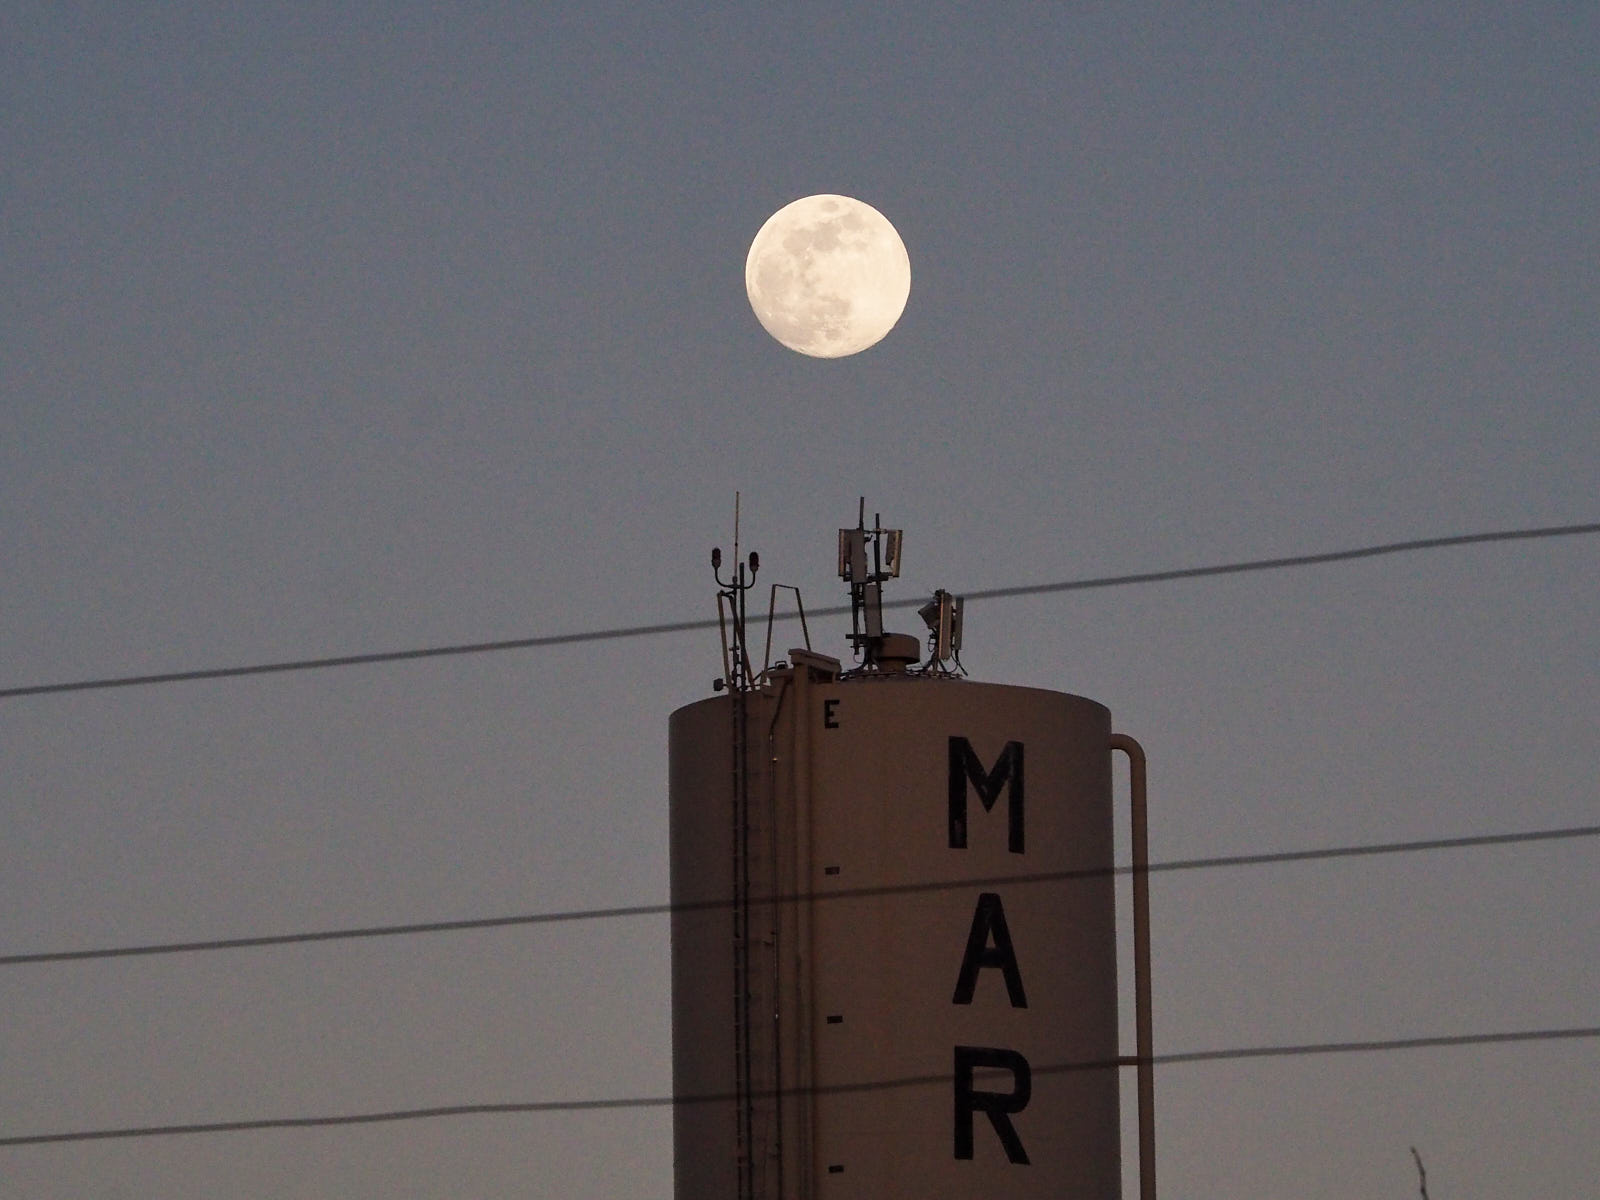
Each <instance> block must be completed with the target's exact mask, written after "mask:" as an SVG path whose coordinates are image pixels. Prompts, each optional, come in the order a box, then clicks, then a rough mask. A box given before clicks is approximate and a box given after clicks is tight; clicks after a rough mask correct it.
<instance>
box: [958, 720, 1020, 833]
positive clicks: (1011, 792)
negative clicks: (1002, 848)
mask: <svg viewBox="0 0 1600 1200" xmlns="http://www.w3.org/2000/svg"><path fill="white" fill-rule="evenodd" d="M969 783H970V784H971V785H972V786H973V788H974V789H975V790H976V791H977V793H978V799H979V800H980V801H982V803H983V811H984V812H993V811H994V803H995V801H996V800H998V799H999V798H1000V789H1001V788H1005V789H1006V808H1007V810H1008V820H1007V826H1008V829H1009V836H1008V839H1007V844H1008V846H1009V848H1010V850H1011V853H1013V854H1021V853H1022V852H1023V840H1022V743H1021V742H1007V743H1006V748H1005V749H1004V750H1002V751H1001V752H1000V758H999V760H998V761H997V762H996V763H995V764H994V769H993V770H989V771H986V770H984V767H983V763H982V762H981V761H980V760H979V758H978V756H977V755H976V754H974V753H973V752H972V743H971V742H969V741H967V739H966V738H964V737H953V738H951V739H950V849H952V850H965V849H966V848H967V784H969Z"/></svg>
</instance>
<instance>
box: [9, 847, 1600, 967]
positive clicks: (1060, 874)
mask: <svg viewBox="0 0 1600 1200" xmlns="http://www.w3.org/2000/svg"><path fill="white" fill-rule="evenodd" d="M1596 836H1600V825H1577V826H1572V827H1569V828H1566V829H1536V830H1530V831H1527V832H1522V833H1491V834H1480V835H1477V836H1473V837H1457V838H1429V839H1426V840H1423V841H1410V842H1385V843H1379V844H1367V845H1358V846H1327V847H1322V848H1319V849H1313V850H1280V851H1275V852H1272V853H1267V854H1230V855H1225V856H1222V857H1215V858H1188V859H1173V860H1170V861H1167V862H1157V863H1151V864H1150V867H1149V871H1150V873H1151V874H1152V875H1155V874H1162V873H1166V872H1172V871H1197V870H1205V869H1208V868H1215V867H1253V866H1264V865H1267V864H1270V863H1290V862H1311V861H1314V860H1318V859H1334V858H1357V857H1367V856H1372V855H1382V854H1415V853H1420V852H1422V851H1428V850H1460V849H1466V848H1469V847H1474V846H1510V845H1520V844H1524V843H1528V842H1554V841H1566V840H1570V839H1574V838H1590V837H1596ZM1132 873H1133V868H1132V867H1089V868H1083V869H1080V870H1072V871H1041V872H1038V873H1036V874H1029V875H1006V876H996V877H992V878H978V879H959V880H951V881H941V882H938V883H907V884H897V885H891V886H886V887H871V888H841V889H839V890H837V891H831V892H827V893H810V894H799V895H775V896H767V897H752V898H751V900H750V903H751V904H753V905H757V906H761V905H771V904H794V903H799V902H802V901H823V900H841V899H852V898H860V897H863V896H884V895H909V894H913V893H920V892H936V891H951V890H956V889H966V888H974V887H986V886H991V885H1001V884H1007V885H1011V886H1025V885H1028V884H1038V883H1060V882H1063V881H1066V880H1075V879H1096V878H1104V877H1105V876H1107V875H1131V874H1132ZM730 903H731V902H730V901H728V900H706V901H695V902H688V903H683V902H680V903H677V904H672V903H655V904H630V905H621V906H616V907H611V908H581V909H568V910H564V911H554V912H540V913H523V914H518V915H512V916H503V917H471V918H466V919H462V920H455V921H427V922H414V923H411V924H405V925H371V926H366V927H359V928H346V929H323V930H316V931H312V932H308V933H279V934H266V935H262V936H257V937H239V938H218V939H214V940H211V941H190V942H152V943H149V944H145V945H136V946H112V947H105V948H101V949H91V950H53V951H42V952H38V953H33V954H7V955H0V967H17V966H25V965H30V964H39V963H65V962H85V961H89V960H93V959H107V958H136V957H146V956H153V955H160V954H194V953H200V952H204V951H212V950H249V949H257V948H260V947H264V946H291V945H299V944H304V943H308V942H336V941H351V940H355V939H358V938H381V937H402V936H409V935H412V934H424V933H456V932H461V931H464V930H469V929H504V928H507V927H510V926H516V925H554V924H559V923H562V922H571V921H597V920H608V919H609V920H614V919H617V918H620V917H652V916H663V915H666V914H669V913H673V912H692V911H697V910H698V911H704V910H713V909H719V908H727V907H728V906H729V904H730Z"/></svg>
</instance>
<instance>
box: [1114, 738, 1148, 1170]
mask: <svg viewBox="0 0 1600 1200" xmlns="http://www.w3.org/2000/svg"><path fill="white" fill-rule="evenodd" d="M1111 749H1112V750H1113V751H1116V750H1121V751H1122V752H1123V753H1124V754H1126V755H1127V756H1128V790H1129V794H1130V798H1131V800H1132V808H1133V1009H1134V1028H1135V1034H1134V1037H1135V1039H1136V1047H1135V1053H1136V1055H1137V1072H1138V1086H1139V1200H1156V1087H1155V1061H1154V1060H1155V1050H1154V1047H1153V1044H1152V1043H1153V1041H1154V1031H1153V1023H1152V1021H1151V1016H1150V830H1149V821H1148V812H1147V807H1146V803H1145V782H1146V780H1145V757H1144V747H1143V746H1141V745H1139V743H1138V742H1136V741H1134V740H1133V739H1132V738H1131V737H1129V736H1128V735H1127V734H1124V733H1114V734H1112V735H1111Z"/></svg>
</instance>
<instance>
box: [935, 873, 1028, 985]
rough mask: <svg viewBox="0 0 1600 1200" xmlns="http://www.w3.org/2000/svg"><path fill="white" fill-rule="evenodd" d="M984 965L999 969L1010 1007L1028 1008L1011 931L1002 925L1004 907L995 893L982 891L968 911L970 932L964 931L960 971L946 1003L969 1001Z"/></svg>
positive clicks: (1004, 916) (1004, 915) (1003, 923)
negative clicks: (963, 948) (1003, 979)
mask: <svg viewBox="0 0 1600 1200" xmlns="http://www.w3.org/2000/svg"><path fill="white" fill-rule="evenodd" d="M991 938H992V939H993V940H994V945H992V946H991V945H990V944H989V942H990V939H991ZM984 967H999V968H1000V971H1001V973H1002V974H1003V975H1004V976H1005V980H1006V995H1008V996H1010V997H1011V1007H1012V1008H1027V1007H1028V997H1027V995H1026V993H1024V992H1023V990H1022V972H1021V971H1020V970H1018V969H1017V953H1016V951H1015V950H1013V949H1012V948H1011V931H1010V930H1009V929H1008V928H1006V910H1005V909H1004V908H1003V907H1002V906H1001V904H1000V896H999V894H998V893H996V892H984V893H983V895H981V896H979V897H978V906H977V908H975V909H973V911H972V932H970V933H969V934H967V952H966V953H965V954H963V955H962V956H961V974H960V975H958V976H957V977H956V994H955V996H954V997H952V998H951V1001H950V1003H952V1004H971V1003H972V993H973V991H974V990H975V989H976V988H977V986H978V972H979V971H981V970H983V968H984Z"/></svg>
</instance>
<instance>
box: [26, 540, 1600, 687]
mask: <svg viewBox="0 0 1600 1200" xmlns="http://www.w3.org/2000/svg"><path fill="white" fill-rule="evenodd" d="M1595 533H1600V521H1596V522H1587V523H1584V524H1576V525H1549V526H1544V527H1542V528H1536V529H1503V530H1493V531H1489V532H1484V533H1465V534H1455V535H1451V536H1446V537H1430V538H1414V539H1411V540H1409V541H1403V542H1383V543H1379V544H1377V545H1371V546H1357V547H1353V548H1351V549H1346V550H1330V551H1325V552H1322V553H1317V554H1293V555H1288V556H1285V557H1281V558H1258V559H1246V560H1242V561H1239V562H1228V563H1216V564H1212V565H1210V566H1203V567H1180V568H1177V569H1174V570H1165V571H1140V572H1135V573H1133V574H1127V575H1103V576H1097V577H1093V578H1088V579H1068V580H1061V581H1058V582H1054V583H1031V584H1021V585H1017V586H1012V587H997V588H983V589H979V590H977V591H969V592H966V593H964V599H965V600H967V601H969V602H970V601H976V600H999V599H1010V598H1014V597H1019V596H1042V595H1048V594H1054V593H1058V592H1079V591H1089V590H1093V589H1097V588H1112V587H1128V586H1131V585H1134V584H1145V583H1170V582H1173V581H1176V580H1183V579H1205V578H1210V577H1213V576H1219V575H1239V574H1244V573H1247V572H1252V571H1279V570H1285V569H1288V568H1292V567H1310V566H1321V565H1326V564H1329V563H1338V562H1350V561H1353V560H1356V559H1362V558H1378V557H1381V556H1384V555H1390V554H1408V553H1414V552H1417V551H1422V550H1441V549H1446V548H1449V547H1455V546H1474V545H1484V544H1488V543H1495V542H1514V541H1531V540H1538V539H1545V538H1558V537H1575V536H1581V535H1585V534H1595ZM923 603H925V598H918V599H912V600H886V601H884V603H883V607H884V608H885V609H901V608H916V607H919V606H920V605H922V604H923ZM849 611H850V606H849V605H833V606H830V607H826V608H820V609H816V610H813V612H812V614H811V615H813V616H838V615H841V614H845V613H848V612H849ZM797 615H798V614H795V613H780V614H777V616H776V617H775V619H777V620H784V621H788V620H793V619H795V618H796V617H797ZM716 627H717V620H716V618H714V617H708V618H704V619H700V620H690V621H665V622H658V623H654V624H646V625H623V626H617V627H614V628H610V629H590V630H584V631H581V632H576V633H555V634H543V635H540V636H537V637H524V638H507V639H503V640H500V641H486V642H463V643H459V644H455V645H445V646H425V647H421V648H417V649H411V650H381V651H375V652H373V653H367V654H339V655H332V656H329V657H322V658H297V659H287V660H283V661H279V662H266V663H250V664H245V665H241V666H231V667H207V668H202V669H199V670H190V671H163V672H158V673H154V674H146V675H118V676H102V677H99V678H93V679H79V680H72V681H67V682H60V683H36V684H26V685H23V686H20V687H7V688H0V700H15V699H20V698H22V697H25V696H50V695H59V694H62V693H66V692H88V691H106V690H110V689H113V688H131V687H152V686H156V685H160V684H174V683H194V682H199V681H203V680H214V679H238V678H243V677H247V676H253V675H281V674H287V673H290V672H299V671H317V670H327V669H331V668H335V667H356V666H371V665H375V664H379V663H398V662H412V661H416V660H420V659H428V658H446V657H456V656H461V655H469V654H492V653H499V652H504V651H510V650H534V649H539V648H543V647H550V646H569V645H575V644H579V643H583V642H600V641H615V640H618V639H623V638H641V637H654V636H658V635H661V634H668V633H684V632H688V631H691V630H700V629H715V628H716Z"/></svg>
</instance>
